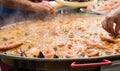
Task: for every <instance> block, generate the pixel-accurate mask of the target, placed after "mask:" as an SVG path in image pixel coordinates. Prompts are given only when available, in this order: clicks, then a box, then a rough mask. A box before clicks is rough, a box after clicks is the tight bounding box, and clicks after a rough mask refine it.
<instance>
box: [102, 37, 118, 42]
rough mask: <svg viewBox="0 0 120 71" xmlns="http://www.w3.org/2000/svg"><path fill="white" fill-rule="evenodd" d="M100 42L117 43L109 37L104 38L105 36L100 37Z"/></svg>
mask: <svg viewBox="0 0 120 71" xmlns="http://www.w3.org/2000/svg"><path fill="white" fill-rule="evenodd" d="M100 38H101V40H103V41H107V42H111V43H116V42H117V41H116V40H115V39H113V38H110V37H105V36H100Z"/></svg>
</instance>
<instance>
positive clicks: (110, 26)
mask: <svg viewBox="0 0 120 71" xmlns="http://www.w3.org/2000/svg"><path fill="white" fill-rule="evenodd" d="M101 24H102V27H103V28H104V29H105V30H106V31H107V32H109V33H111V34H113V35H115V36H118V35H120V7H119V8H117V9H115V10H113V11H112V12H111V13H109V14H108V15H107V16H106V17H105V18H104V19H103V20H102V22H101Z"/></svg>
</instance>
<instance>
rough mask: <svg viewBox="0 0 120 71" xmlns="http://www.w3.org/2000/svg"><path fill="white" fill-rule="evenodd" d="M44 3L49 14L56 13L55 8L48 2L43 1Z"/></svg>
mask: <svg viewBox="0 0 120 71" xmlns="http://www.w3.org/2000/svg"><path fill="white" fill-rule="evenodd" d="M42 3H43V6H44V8H45V9H46V11H47V12H50V13H54V7H53V6H52V5H51V4H49V2H48V1H43V2H42Z"/></svg>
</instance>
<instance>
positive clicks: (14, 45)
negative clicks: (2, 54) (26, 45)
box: [0, 42, 23, 50]
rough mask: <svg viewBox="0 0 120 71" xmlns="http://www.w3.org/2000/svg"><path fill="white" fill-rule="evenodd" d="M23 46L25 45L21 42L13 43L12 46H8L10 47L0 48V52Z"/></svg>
mask: <svg viewBox="0 0 120 71" xmlns="http://www.w3.org/2000/svg"><path fill="white" fill-rule="evenodd" d="M22 44H23V43H21V42H16V43H11V44H8V45H4V46H0V50H8V49H12V48H15V47H17V46H20V45H22Z"/></svg>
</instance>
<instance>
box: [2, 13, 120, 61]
mask: <svg viewBox="0 0 120 71" xmlns="http://www.w3.org/2000/svg"><path fill="white" fill-rule="evenodd" d="M102 18H103V17H82V18H81V16H79V15H78V14H73V15H72V14H71V15H67V16H56V17H54V18H52V19H50V20H38V21H34V22H29V23H22V24H16V25H10V26H6V27H3V28H2V29H0V45H1V46H0V53H2V54H6V55H12V56H21V57H27V58H58V59H61V58H86V57H99V56H105V55H115V54H120V47H119V45H120V43H119V42H120V38H117V37H114V38H113V37H112V36H111V35H109V33H108V32H106V31H105V30H104V29H103V28H102V25H101V24H100V21H101V20H102ZM26 26H27V27H26ZM17 41H18V42H17ZM5 44H6V45H5ZM2 45H4V46H2ZM112 51H113V52H112Z"/></svg>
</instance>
